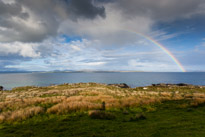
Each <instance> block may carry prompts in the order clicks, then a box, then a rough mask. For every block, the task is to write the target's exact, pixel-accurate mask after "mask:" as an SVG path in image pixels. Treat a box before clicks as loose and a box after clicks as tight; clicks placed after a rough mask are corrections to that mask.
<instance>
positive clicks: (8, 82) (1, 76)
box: [0, 72, 205, 89]
mask: <svg viewBox="0 0 205 137" xmlns="http://www.w3.org/2000/svg"><path fill="white" fill-rule="evenodd" d="M79 82H97V83H107V84H108V83H127V84H128V85H129V86H131V87H137V86H147V85H151V84H157V83H173V84H174V83H188V84H194V85H205V72H187V73H180V72H176V73H175V72H170V73H168V72H159V73H157V72H127V73H0V85H2V86H4V88H5V89H11V88H13V87H19V86H31V85H34V86H48V85H51V84H63V83H79Z"/></svg>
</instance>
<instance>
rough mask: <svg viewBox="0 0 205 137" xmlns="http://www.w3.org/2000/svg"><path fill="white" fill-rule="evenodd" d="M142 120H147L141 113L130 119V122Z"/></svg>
mask: <svg viewBox="0 0 205 137" xmlns="http://www.w3.org/2000/svg"><path fill="white" fill-rule="evenodd" d="M144 119H147V118H146V116H145V115H144V114H143V113H140V114H136V115H135V116H134V117H131V118H130V121H139V120H144Z"/></svg>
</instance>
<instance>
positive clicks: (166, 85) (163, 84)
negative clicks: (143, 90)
mask: <svg viewBox="0 0 205 137" xmlns="http://www.w3.org/2000/svg"><path fill="white" fill-rule="evenodd" d="M152 86H153V87H156V86H158V87H174V86H188V87H192V86H193V85H191V84H185V83H179V84H165V83H159V84H152Z"/></svg>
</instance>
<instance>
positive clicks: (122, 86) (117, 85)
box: [108, 83, 130, 88]
mask: <svg viewBox="0 0 205 137" xmlns="http://www.w3.org/2000/svg"><path fill="white" fill-rule="evenodd" d="M108 85H109V86H115V87H119V88H130V87H129V86H128V85H127V84H125V83H120V84H108Z"/></svg>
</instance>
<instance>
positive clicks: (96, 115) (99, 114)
mask: <svg viewBox="0 0 205 137" xmlns="http://www.w3.org/2000/svg"><path fill="white" fill-rule="evenodd" d="M89 116H90V117H91V118H93V119H107V120H111V119H115V118H116V116H115V115H114V114H112V113H110V112H105V111H101V110H94V111H90V112H89Z"/></svg>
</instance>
